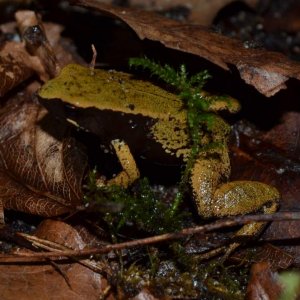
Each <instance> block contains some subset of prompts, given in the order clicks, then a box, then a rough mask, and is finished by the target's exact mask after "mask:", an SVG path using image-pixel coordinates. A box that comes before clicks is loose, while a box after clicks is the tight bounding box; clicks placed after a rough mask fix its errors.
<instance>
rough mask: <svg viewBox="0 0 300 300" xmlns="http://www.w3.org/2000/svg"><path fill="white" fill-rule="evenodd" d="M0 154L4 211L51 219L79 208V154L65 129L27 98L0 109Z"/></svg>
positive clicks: (82, 163) (81, 170)
mask: <svg viewBox="0 0 300 300" xmlns="http://www.w3.org/2000/svg"><path fill="white" fill-rule="evenodd" d="M47 130H48V131H47ZM0 155H1V166H2V167H1V168H0V182H1V185H0V196H1V201H2V204H3V206H4V208H6V209H15V210H20V211H24V212H28V213H33V214H37V215H42V216H54V215H59V214H61V213H63V212H68V211H70V210H73V209H74V208H75V207H76V206H77V205H79V204H80V203H81V199H82V193H81V180H82V177H83V173H84V170H85V167H86V160H85V155H84V153H83V152H82V151H81V150H80V148H79V147H78V146H77V145H76V143H75V142H74V140H72V139H71V138H69V137H68V127H66V126H64V125H63V124H60V123H59V122H57V120H56V119H54V118H51V117H50V116H49V115H48V114H47V111H46V110H45V109H44V108H43V107H42V106H40V105H39V104H38V103H37V102H35V101H32V100H30V96H29V98H28V95H27V97H26V96H24V94H23V95H22V96H21V99H20V98H18V97H16V99H11V101H9V103H7V105H5V106H4V107H3V108H2V109H1V110H0Z"/></svg>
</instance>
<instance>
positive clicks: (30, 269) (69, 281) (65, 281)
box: [0, 220, 114, 300]
mask: <svg viewBox="0 0 300 300" xmlns="http://www.w3.org/2000/svg"><path fill="white" fill-rule="evenodd" d="M36 236H37V237H38V238H44V239H48V240H49V241H52V242H55V243H58V244H61V245H64V246H67V247H71V248H74V249H82V248H84V247H85V244H84V242H83V240H82V239H81V237H80V235H79V234H78V232H77V231H76V230H75V229H74V228H72V227H71V226H70V225H68V224H66V223H63V222H59V221H52V220H46V221H44V222H42V223H41V224H40V225H39V227H38V228H37V232H36ZM27 254H28V255H29V254H30V252H28V251H27ZM33 254H34V253H33ZM107 288H108V283H107V280H106V279H105V278H104V277H103V276H102V275H101V274H99V273H97V272H94V271H93V270H91V269H90V268H87V267H85V266H84V265H83V264H81V263H75V262H72V261H71V262H70V263H62V264H60V263H55V264H50V263H49V264H41V265H36V264H32V265H31V264H25V265H24V264H20V263H19V264H16V265H13V264H9V265H5V264H2V265H0V295H1V299H5V300H9V299H22V300H27V299H28V300H29V299H30V300H39V299H45V300H47V299H49V300H50V299H64V300H69V299H70V300H71V299H72V300H85V299H89V300H90V299H91V300H93V299H100V297H101V296H102V295H103V294H104V292H105V290H106V289H107ZM105 299H109V300H112V299H114V298H113V297H112V295H109V293H108V295H106V298H105Z"/></svg>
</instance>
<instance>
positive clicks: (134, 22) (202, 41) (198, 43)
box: [70, 0, 300, 97]
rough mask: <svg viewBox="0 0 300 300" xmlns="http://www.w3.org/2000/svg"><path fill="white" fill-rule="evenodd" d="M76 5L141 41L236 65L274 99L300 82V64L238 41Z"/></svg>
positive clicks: (140, 14)
mask: <svg viewBox="0 0 300 300" xmlns="http://www.w3.org/2000/svg"><path fill="white" fill-rule="evenodd" d="M70 2H71V3H73V4H76V5H80V6H84V7H88V8H91V9H96V10H98V11H100V12H103V13H106V14H109V15H111V16H113V17H115V18H119V19H121V20H122V21H123V22H125V23H127V24H128V25H129V26H130V27H131V28H132V29H133V30H134V31H135V32H136V34H137V35H138V36H139V38H140V39H145V38H147V39H149V40H153V41H159V42H161V43H162V44H164V45H165V46H166V47H169V48H172V49H176V50H179V51H183V52H187V53H192V54H195V55H198V56H200V57H203V58H205V59H207V60H209V61H211V62H212V63H214V64H216V65H218V66H219V67H221V68H223V69H225V70H229V65H234V66H236V68H237V69H238V70H239V72H240V76H241V78H242V79H243V80H244V81H245V82H246V83H247V84H250V85H253V86H254V87H255V88H256V89H257V90H258V91H259V92H260V93H262V94H264V95H266V96H268V97H269V96H272V95H274V94H276V93H277V92H278V91H280V90H281V89H283V88H285V87H286V86H285V82H286V81H287V80H288V79H289V78H296V79H300V64H299V63H297V62H292V61H290V60H289V59H287V58H286V57H285V56H284V55H282V54H280V53H275V52H270V51H266V50H262V49H247V48H245V47H244V46H243V44H242V43H241V42H239V41H237V40H234V39H231V38H228V37H225V36H222V35H220V34H217V33H214V32H211V31H208V30H207V29H205V28H203V27H202V26H200V25H192V24H186V23H182V22H179V21H175V20H170V19H167V18H164V17H162V16H160V15H157V14H154V13H151V12H147V11H141V10H138V9H133V8H131V9H129V8H126V9H124V8H122V7H115V6H111V5H107V4H103V3H99V1H96V0H72V1H70Z"/></svg>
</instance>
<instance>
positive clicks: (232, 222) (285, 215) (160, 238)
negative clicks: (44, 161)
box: [0, 212, 300, 263]
mask: <svg viewBox="0 0 300 300" xmlns="http://www.w3.org/2000/svg"><path fill="white" fill-rule="evenodd" d="M291 220H300V212H278V213H275V214H271V215H246V216H238V217H234V218H230V219H224V220H220V221H217V222H214V223H211V224H207V225H203V226H197V227H193V228H187V229H183V230H181V231H178V232H174V233H166V234H162V235H157V236H152V237H148V238H144V239H139V240H134V241H129V242H124V243H119V244H112V245H106V246H104V247H102V248H92V249H84V250H63V251H61V250H58V251H52V252H38V253H24V252H23V253H22V254H21V255H19V256H17V254H16V255H1V256H0V262H1V263H8V262H25V261H33V260H34V259H36V260H37V261H40V259H42V258H50V259H54V260H62V259H69V258H70V257H86V256H91V255H96V254H105V253H109V252H110V251H113V250H122V249H125V248H126V249H128V248H133V247H137V246H145V245H150V244H156V243H159V242H164V241H168V240H174V239H181V238H184V237H186V236H188V235H193V234H199V233H204V232H210V231H213V230H218V229H221V228H226V227H232V226H236V225H243V224H248V223H252V222H269V221H291Z"/></svg>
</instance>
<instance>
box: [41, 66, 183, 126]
mask: <svg viewBox="0 0 300 300" xmlns="http://www.w3.org/2000/svg"><path fill="white" fill-rule="evenodd" d="M39 95H40V96H41V97H42V98H46V99H53V98H58V99H61V100H63V101H64V102H67V103H69V104H71V105H74V106H77V107H81V108H86V107H95V108H98V109H100V110H113V111H117V112H123V113H126V114H128V113H130V114H135V115H136V114H141V115H143V116H145V117H150V118H157V119H164V120H168V119H169V118H170V117H172V118H175V119H178V120H180V121H182V122H185V120H186V115H185V112H184V110H183V109H182V101H181V100H180V99H179V98H178V96H177V95H175V94H173V93H170V92H168V91H166V90H164V89H162V88H160V87H158V86H156V85H154V84H152V83H150V82H147V81H143V80H138V79H134V77H133V76H132V75H130V74H127V73H122V72H117V71H106V70H100V69H96V70H91V69H89V68H86V67H83V66H80V65H75V64H71V65H68V66H67V67H65V68H64V69H63V70H62V72H61V74H60V75H59V76H58V77H56V78H54V79H52V80H50V81H48V82H47V83H46V84H45V85H44V86H43V87H42V89H41V90H40V91H39Z"/></svg>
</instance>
